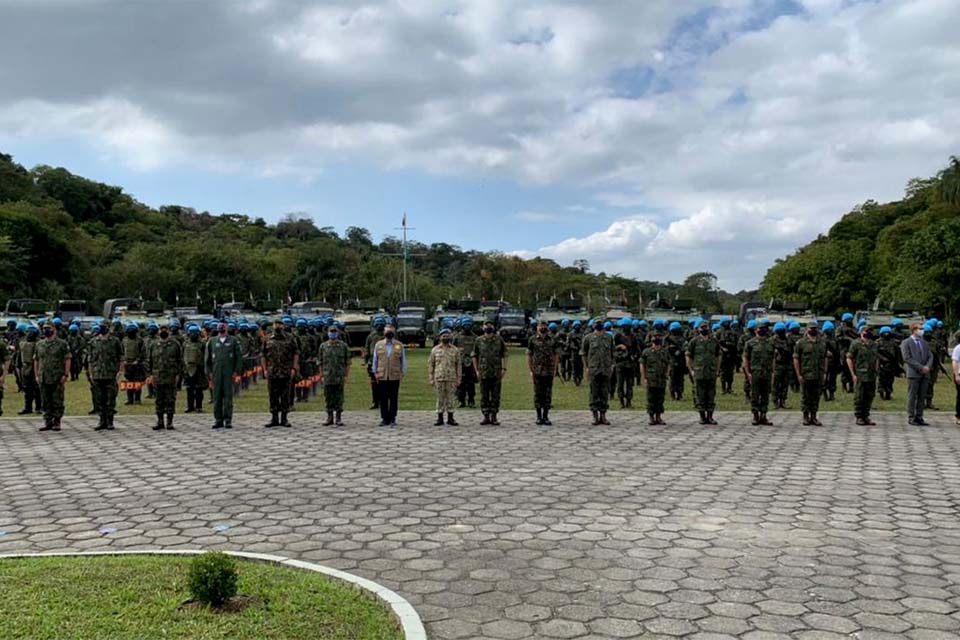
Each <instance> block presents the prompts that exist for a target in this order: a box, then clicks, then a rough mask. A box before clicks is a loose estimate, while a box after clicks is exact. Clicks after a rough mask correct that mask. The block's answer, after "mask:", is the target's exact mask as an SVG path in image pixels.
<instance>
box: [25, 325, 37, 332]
mask: <svg viewBox="0 0 960 640" xmlns="http://www.w3.org/2000/svg"><path fill="white" fill-rule="evenodd" d="M26 332H27V333H40V329H38V328H36V327H35V326H33V325H32V324H30V325H27V328H26Z"/></svg>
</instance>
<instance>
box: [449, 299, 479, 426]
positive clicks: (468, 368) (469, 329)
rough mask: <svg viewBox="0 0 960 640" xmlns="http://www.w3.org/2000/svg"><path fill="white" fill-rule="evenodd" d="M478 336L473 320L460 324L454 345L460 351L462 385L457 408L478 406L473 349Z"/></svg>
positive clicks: (465, 320) (458, 394) (459, 390)
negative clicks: (474, 329) (475, 332)
mask: <svg viewBox="0 0 960 640" xmlns="http://www.w3.org/2000/svg"><path fill="white" fill-rule="evenodd" d="M476 343H477V336H476V335H475V334H474V333H473V318H471V317H470V316H467V317H465V318H464V319H463V321H462V322H461V323H460V333H459V334H457V336H456V337H454V339H453V345H454V346H455V347H456V348H457V349H459V350H460V385H459V386H458V387H457V406H459V407H460V408H461V409H462V408H463V407H470V408H471V409H472V408H473V407H475V406H477V377H476V374H475V373H474V371H473V347H474V345H476Z"/></svg>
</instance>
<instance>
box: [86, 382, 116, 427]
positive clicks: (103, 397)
mask: <svg viewBox="0 0 960 640" xmlns="http://www.w3.org/2000/svg"><path fill="white" fill-rule="evenodd" d="M90 391H91V393H93V408H94V409H96V410H97V415H99V416H100V417H101V418H110V417H112V416H115V415H117V380H116V378H106V379H104V380H91V381H90Z"/></svg>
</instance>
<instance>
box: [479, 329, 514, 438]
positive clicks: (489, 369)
mask: <svg viewBox="0 0 960 640" xmlns="http://www.w3.org/2000/svg"><path fill="white" fill-rule="evenodd" d="M473 370H474V372H475V373H476V374H477V379H478V380H480V410H481V411H482V412H483V420H482V421H481V422H480V424H492V425H499V424H500V422H499V421H498V420H497V413H498V412H499V411H500V387H501V384H502V383H503V376H505V375H506V373H507V343H506V342H504V341H503V338H501V337H500V336H498V335H497V334H496V329H495V328H494V326H493V323H492V322H490V321H489V320H487V321H486V322H484V323H483V335H482V336H480V337H479V338H477V341H476V343H474V345H473Z"/></svg>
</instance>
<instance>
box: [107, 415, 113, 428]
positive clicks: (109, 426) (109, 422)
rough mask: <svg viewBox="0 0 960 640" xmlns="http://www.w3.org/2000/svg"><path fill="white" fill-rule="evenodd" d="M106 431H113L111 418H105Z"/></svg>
mask: <svg viewBox="0 0 960 640" xmlns="http://www.w3.org/2000/svg"><path fill="white" fill-rule="evenodd" d="M107 431H113V416H112V415H111V416H107Z"/></svg>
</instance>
